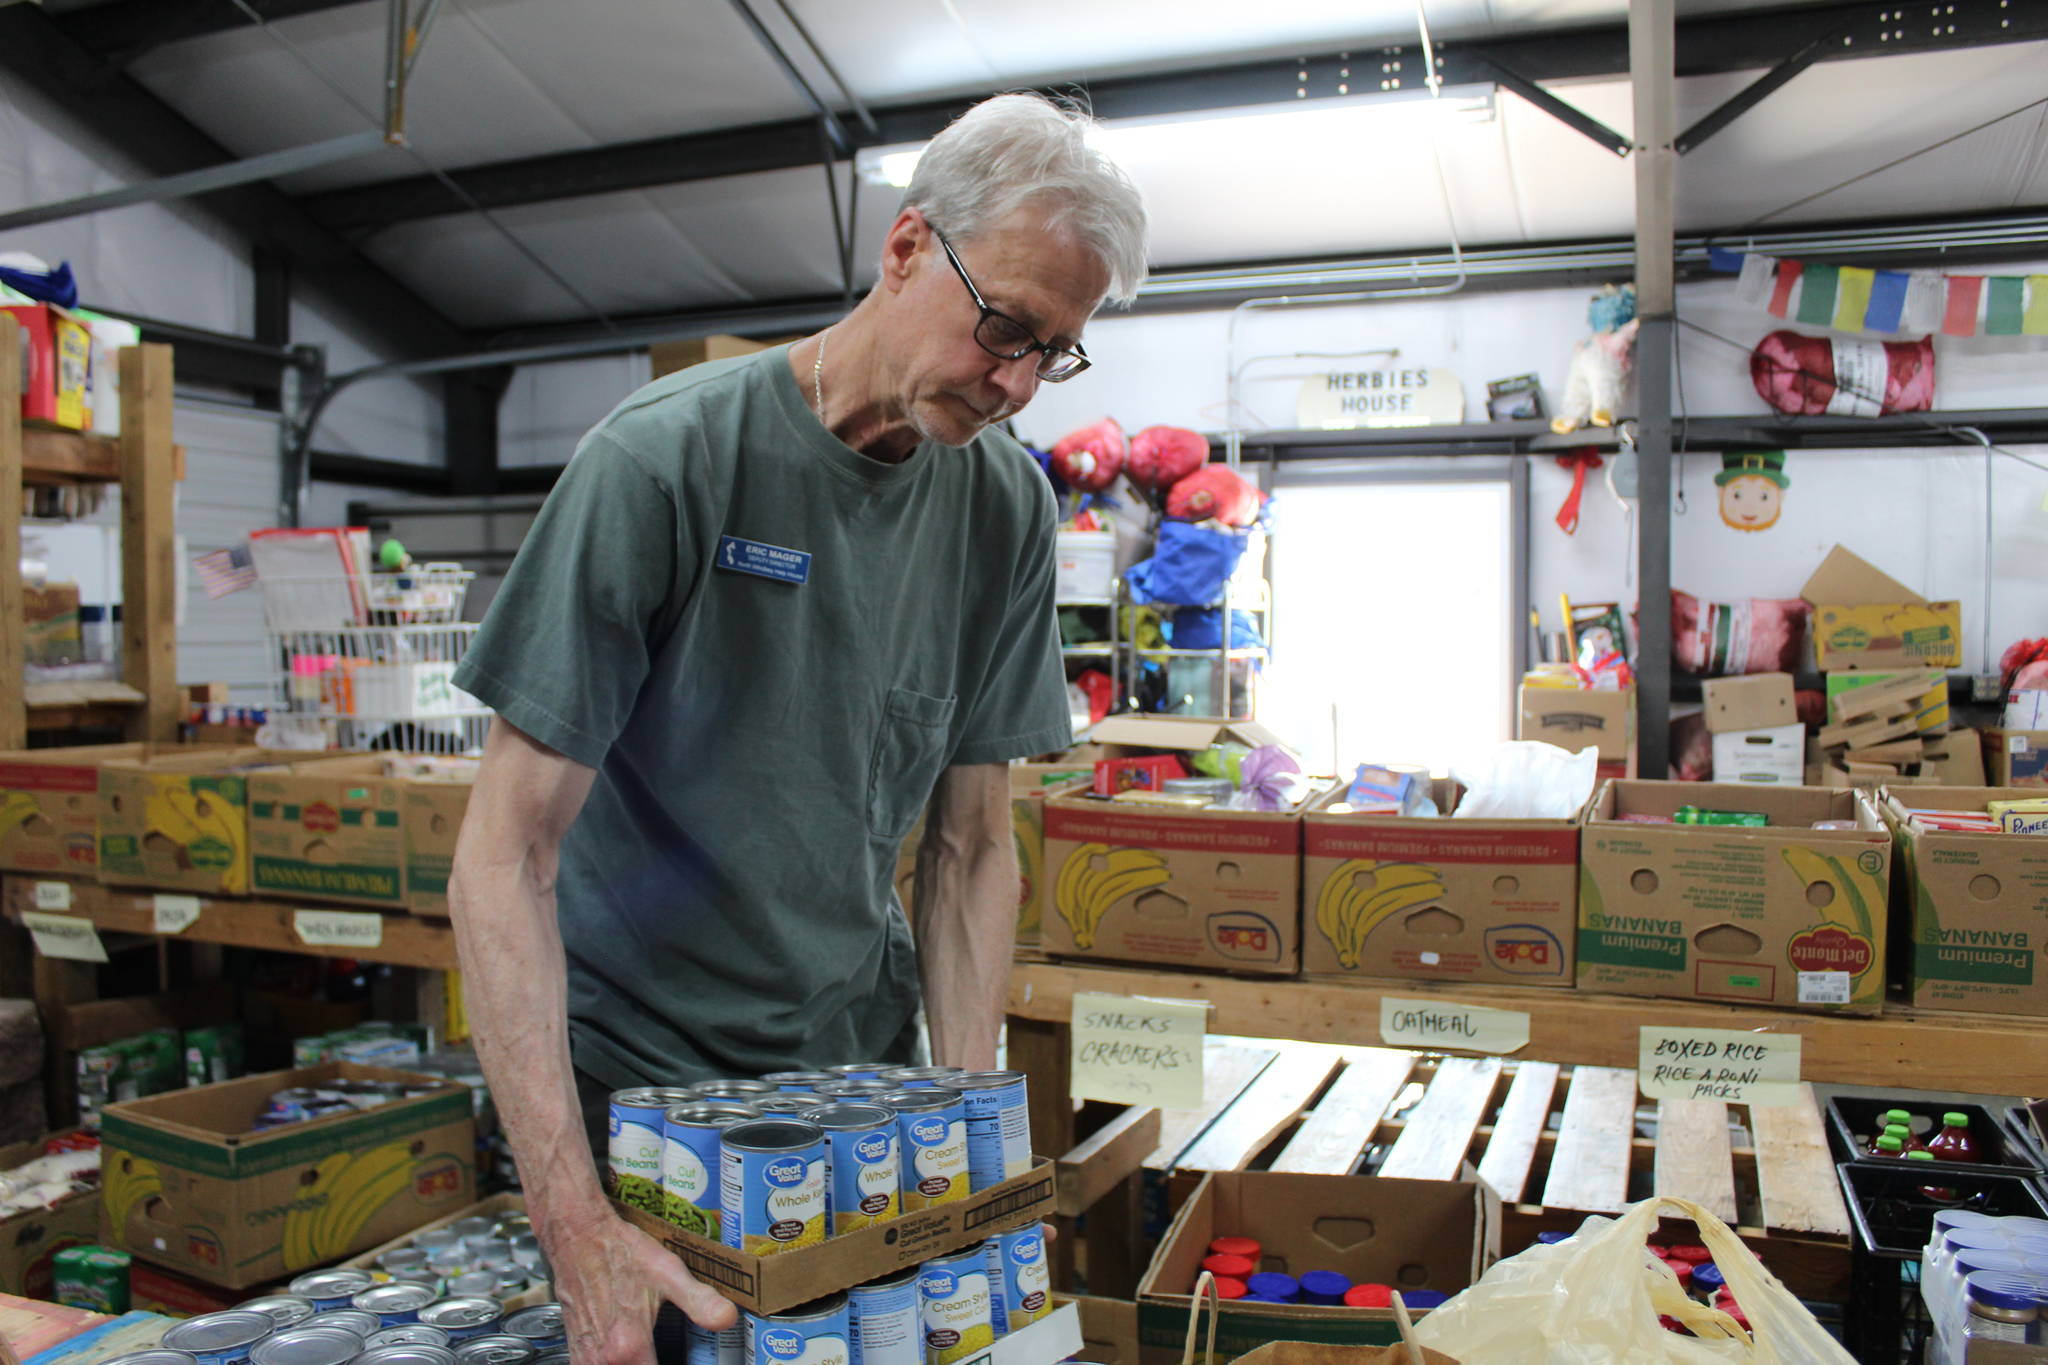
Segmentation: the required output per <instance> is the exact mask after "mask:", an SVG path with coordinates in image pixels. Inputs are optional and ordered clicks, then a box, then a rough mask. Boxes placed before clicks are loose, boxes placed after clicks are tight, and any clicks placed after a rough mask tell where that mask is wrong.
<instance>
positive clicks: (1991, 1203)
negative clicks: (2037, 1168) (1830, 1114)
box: [1835, 1161, 2048, 1259]
mask: <svg viewBox="0 0 2048 1365" xmlns="http://www.w3.org/2000/svg"><path fill="white" fill-rule="evenodd" d="M1835 1171H1836V1173H1837V1175H1838V1176H1839V1177H1840V1179H1841V1182H1842V1196H1843V1199H1844V1201H1845V1202H1846V1203H1847V1204H1848V1205H1849V1217H1850V1218H1851V1219H1853V1220H1854V1221H1855V1224H1856V1246H1857V1248H1858V1249H1860V1250H1867V1251H1871V1252H1874V1253H1876V1254H1877V1255H1879V1256H1890V1257H1896V1258H1900V1259H1904V1258H1908V1257H1912V1258H1917V1257H1918V1256H1919V1255H1920V1252H1921V1249H1922V1248H1924V1247H1925V1246H1926V1245H1927V1239H1928V1238H1929V1237H1931V1236H1932V1235H1933V1234H1934V1215H1935V1214H1937V1213H1939V1212H1941V1211H1942V1210H1943V1209H1969V1210H1971V1211H1972V1212H1974V1213H1987V1214H1990V1215H1991V1216H1993V1217H1995V1218H2010V1217H2022V1218H2048V1204H2044V1203H2043V1202H2042V1199H2041V1195H2040V1192H2039V1190H2038V1189H2037V1188H2036V1187H2035V1184H2034V1182H2033V1181H2032V1180H2029V1179H2028V1178H2026V1177H2025V1176H2018V1175H2000V1174H1979V1173H1977V1172H1973V1171H1972V1170H1971V1169H1970V1168H1969V1167H1966V1166H1961V1165H1958V1164H1956V1163H1954V1162H1947V1161H1943V1162H1928V1161H1910V1162H1909V1161H1883V1162H1878V1161H1862V1162H1857V1161H1845V1162H1843V1163H1842V1164H1841V1165H1839V1166H1837V1167H1835ZM1922 1186H1932V1187H1934V1188H1937V1189H1944V1190H1950V1191H1953V1193H1954V1195H1955V1198H1953V1199H1950V1200H1946V1201H1940V1202H1937V1201H1936V1200H1934V1199H1931V1198H1929V1197H1928V1196H1927V1195H1925V1194H1922V1193H1921V1187H1922Z"/></svg>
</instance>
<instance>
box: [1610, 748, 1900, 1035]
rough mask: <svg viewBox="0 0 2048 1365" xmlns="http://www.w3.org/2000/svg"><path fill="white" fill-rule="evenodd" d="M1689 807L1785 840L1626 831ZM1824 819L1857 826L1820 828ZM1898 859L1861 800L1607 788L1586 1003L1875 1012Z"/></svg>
mask: <svg viewBox="0 0 2048 1365" xmlns="http://www.w3.org/2000/svg"><path fill="white" fill-rule="evenodd" d="M1682 806H1698V807H1701V808H1704V809H1707V810H1733V811H1756V812H1760V813H1762V814H1764V815H1767V816H1769V817H1770V818H1771V821H1772V827H1770V828H1763V829H1758V828H1745V827H1741V826H1731V825H1677V824H1639V823H1630V822H1627V821H1625V820H1624V819H1623V818H1622V817H1626V816H1631V815H1647V816H1670V815H1672V814H1673V813H1674V812H1676V811H1677V810H1678V809H1679V808H1680V807H1682ZM1820 820H1847V821H1853V822H1854V823H1855V826H1856V827H1855V828H1854V829H1847V830H1818V829H1813V828H1811V826H1812V825H1813V823H1814V822H1815V821H1820ZM1891 854H1892V843H1891V835H1890V833H1889V832H1888V831H1887V830H1886V828H1885V825H1884V822H1883V821H1882V820H1881V819H1879V818H1878V814H1877V811H1876V809H1875V808H1874V807H1873V806H1872V805H1871V802H1870V800H1869V798H1868V797H1867V796H1865V795H1864V794H1863V793H1861V792H1857V791H1841V790H1828V789H1826V788H1821V787H1759V786H1734V785H1722V784H1716V783H1700V782H1609V783H1608V784H1606V785H1605V786H1604V787H1602V788H1601V789H1600V791H1599V793H1598V794H1597V795H1596V796H1595V797H1594V798H1593V805H1592V807H1591V808H1590V809H1589V810H1588V812H1587V815H1586V827H1585V830H1584V831H1583V833H1582V835H1581V838H1580V843H1579V975H1578V981H1579V989H1581V990H1589V991H1612V992H1614V993H1616V994H1620V995H1653V996H1664V997H1668V998H1671V999H1679V1000H1713V1001H1719V1002H1723V1003H1726V1002H1731V1001H1733V1002H1746V1003H1750V1004H1758V1005H1776V1006H1781V1007H1787V1008H1799V1009H1815V1010H1821V1011H1824V1012H1827V1013H1835V1014H1874V1013H1877V1012H1878V1011H1879V1010H1880V1009H1881V1008H1882V1007H1883V1004H1884V974H1885V972H1884V968H1885V957H1884V952H1885V929H1886V920H1887V915H1888V897H1889V894H1890V876H1891Z"/></svg>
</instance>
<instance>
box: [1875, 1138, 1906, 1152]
mask: <svg viewBox="0 0 2048 1365" xmlns="http://www.w3.org/2000/svg"><path fill="white" fill-rule="evenodd" d="M1905 1146H1906V1144H1905V1143H1903V1142H1901V1141H1900V1140H1899V1139H1897V1138H1895V1137H1893V1136H1892V1135H1891V1134H1890V1133H1886V1134H1885V1135H1884V1136H1883V1137H1881V1138H1879V1139H1878V1140H1877V1150H1878V1151H1880V1152H1899V1151H1904V1150H1905Z"/></svg>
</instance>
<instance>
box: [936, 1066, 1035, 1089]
mask: <svg viewBox="0 0 2048 1365" xmlns="http://www.w3.org/2000/svg"><path fill="white" fill-rule="evenodd" d="M1023 1083H1024V1073H1023V1072H1021V1071H963V1072H961V1073H960V1074H959V1075H957V1076H950V1077H948V1078H947V1079H946V1084H947V1085H948V1086H950V1087H952V1088H953V1089H955V1090H996V1089H1000V1088H1001V1087H1003V1086H1006V1085H1022V1084H1023Z"/></svg>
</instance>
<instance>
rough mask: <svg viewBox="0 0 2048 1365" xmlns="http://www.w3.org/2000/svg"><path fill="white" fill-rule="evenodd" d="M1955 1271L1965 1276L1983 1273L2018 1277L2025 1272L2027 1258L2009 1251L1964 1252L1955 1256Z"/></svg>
mask: <svg viewBox="0 0 2048 1365" xmlns="http://www.w3.org/2000/svg"><path fill="white" fill-rule="evenodd" d="M1956 1269H1958V1270H1960V1271H1962V1273H1963V1274H1965V1275H1971V1274H1976V1273H1979V1272H1983V1271H1993V1272H1996V1273H1998V1274H2001V1275H2020V1274H2024V1273H2025V1272H2026V1269H2027V1258H2026V1257H2024V1256H2019V1255H2015V1254H2014V1253H2012V1252H2010V1251H1965V1252H1960V1253H1958V1254H1957V1256H1956Z"/></svg>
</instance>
